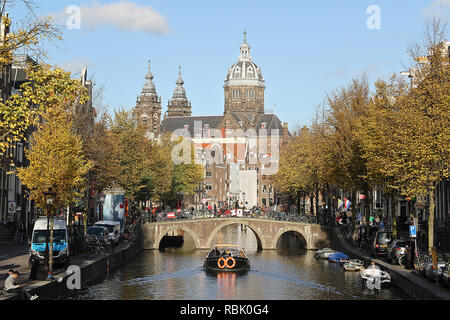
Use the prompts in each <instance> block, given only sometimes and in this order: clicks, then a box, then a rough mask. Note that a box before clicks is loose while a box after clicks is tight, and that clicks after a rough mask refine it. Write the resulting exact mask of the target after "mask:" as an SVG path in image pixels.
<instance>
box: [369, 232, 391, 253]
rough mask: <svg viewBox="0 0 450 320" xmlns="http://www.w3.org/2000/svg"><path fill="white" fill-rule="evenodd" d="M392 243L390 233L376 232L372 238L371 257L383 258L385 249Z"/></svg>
mask: <svg viewBox="0 0 450 320" xmlns="http://www.w3.org/2000/svg"><path fill="white" fill-rule="evenodd" d="M391 241H392V232H391V231H377V233H375V236H374V238H373V243H372V246H371V248H370V251H371V253H372V255H373V256H385V255H386V252H387V248H388V246H389V244H390V243H391Z"/></svg>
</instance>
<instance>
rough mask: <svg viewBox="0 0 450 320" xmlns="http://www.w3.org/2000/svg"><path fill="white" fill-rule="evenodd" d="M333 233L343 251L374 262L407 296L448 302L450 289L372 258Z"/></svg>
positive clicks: (339, 235) (409, 271)
mask: <svg viewBox="0 0 450 320" xmlns="http://www.w3.org/2000/svg"><path fill="white" fill-rule="evenodd" d="M334 233H335V235H336V237H337V238H338V240H339V242H340V244H341V245H342V247H343V248H344V249H345V251H347V252H348V253H349V254H350V255H351V256H355V257H357V258H358V259H360V260H363V261H364V262H370V261H372V260H373V261H375V263H376V264H377V265H379V266H380V268H381V269H382V270H385V271H387V272H388V273H389V274H390V275H391V278H392V280H393V282H394V283H395V284H396V285H397V286H398V287H400V288H401V289H402V290H403V291H405V292H406V293H407V294H410V295H411V296H413V297H415V298H416V299H419V300H450V288H445V287H443V286H442V285H437V284H436V283H435V282H431V281H428V280H427V279H425V278H424V277H422V276H420V275H418V274H416V273H415V271H413V270H408V269H405V268H403V267H401V266H399V265H392V264H390V263H387V262H386V261H383V260H381V259H378V258H373V257H371V256H370V255H369V253H367V252H365V251H363V250H361V249H360V248H356V247H353V246H352V245H351V244H350V243H348V242H347V241H345V240H344V239H343V238H342V235H341V234H340V232H339V231H338V230H337V229H334Z"/></svg>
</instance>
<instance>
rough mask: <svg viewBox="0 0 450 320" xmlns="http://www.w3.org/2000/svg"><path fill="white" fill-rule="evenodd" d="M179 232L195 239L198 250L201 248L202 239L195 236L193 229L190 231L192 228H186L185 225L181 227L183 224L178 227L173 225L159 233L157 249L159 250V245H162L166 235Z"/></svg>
mask: <svg viewBox="0 0 450 320" xmlns="http://www.w3.org/2000/svg"><path fill="white" fill-rule="evenodd" d="M177 230H182V231H185V232H187V233H188V234H189V235H190V236H191V237H192V238H193V239H194V243H195V248H196V249H198V248H201V243H200V239H199V238H198V236H197V235H196V234H195V232H194V231H193V230H192V229H190V228H188V227H186V226H184V225H181V224H180V225H176V226H173V225H172V226H170V227H167V228H165V229H163V230H162V231H161V232H159V234H158V238H157V239H156V243H155V245H156V247H157V248H158V247H159V244H160V243H161V240H162V238H163V237H164V236H165V235H166V234H168V233H169V232H172V231H177Z"/></svg>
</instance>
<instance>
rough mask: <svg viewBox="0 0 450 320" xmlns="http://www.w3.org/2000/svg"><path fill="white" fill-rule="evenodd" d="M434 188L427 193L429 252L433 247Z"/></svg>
mask: <svg viewBox="0 0 450 320" xmlns="http://www.w3.org/2000/svg"><path fill="white" fill-rule="evenodd" d="M434 192H435V191H434V189H433V190H432V191H431V192H430V193H429V194H428V197H429V203H430V206H429V207H428V211H429V214H428V250H429V252H430V254H431V250H432V249H433V248H434V208H435V203H434Z"/></svg>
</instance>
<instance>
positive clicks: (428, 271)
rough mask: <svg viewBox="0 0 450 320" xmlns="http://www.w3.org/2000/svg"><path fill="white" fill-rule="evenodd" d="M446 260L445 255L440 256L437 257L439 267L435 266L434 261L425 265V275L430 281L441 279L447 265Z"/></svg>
mask: <svg viewBox="0 0 450 320" xmlns="http://www.w3.org/2000/svg"><path fill="white" fill-rule="evenodd" d="M445 264H446V261H445V259H444V257H442V256H438V257H437V269H435V268H434V266H433V262H432V261H431V262H429V263H428V264H427V265H426V266H425V277H427V279H428V280H430V281H436V280H439V279H440V278H441V277H442V274H443V271H444V267H445Z"/></svg>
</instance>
